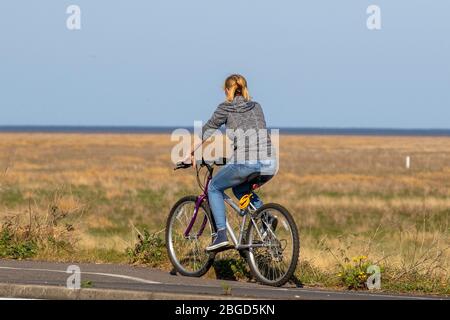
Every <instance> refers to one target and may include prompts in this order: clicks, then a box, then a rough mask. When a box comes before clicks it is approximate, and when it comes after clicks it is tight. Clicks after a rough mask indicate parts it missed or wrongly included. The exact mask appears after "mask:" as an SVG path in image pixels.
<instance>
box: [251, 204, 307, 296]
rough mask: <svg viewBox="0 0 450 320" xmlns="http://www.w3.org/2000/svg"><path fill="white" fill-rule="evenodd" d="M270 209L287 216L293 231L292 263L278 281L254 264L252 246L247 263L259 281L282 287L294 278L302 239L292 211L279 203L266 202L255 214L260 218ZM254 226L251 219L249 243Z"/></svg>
mask: <svg viewBox="0 0 450 320" xmlns="http://www.w3.org/2000/svg"><path fill="white" fill-rule="evenodd" d="M268 209H274V210H276V211H278V212H279V213H281V214H282V215H283V216H284V217H285V218H286V220H287V222H288V224H289V227H290V230H291V231H292V241H293V250H292V251H293V254H292V259H291V263H290V265H289V267H288V269H287V271H286V273H285V274H284V276H282V277H281V278H280V279H277V280H276V281H270V280H268V279H266V278H264V277H263V276H262V275H261V273H260V272H259V270H258V268H257V266H255V264H254V262H255V260H254V259H252V257H251V255H252V254H253V253H252V249H251V248H250V249H247V250H246V260H247V263H248V265H249V268H250V271H251V273H252V275H253V276H254V277H255V279H256V280H257V281H258V282H259V283H262V284H264V285H269V286H274V287H281V286H283V285H284V284H286V283H287V282H288V281H289V280H290V279H291V278H292V276H293V274H294V272H295V269H296V268H297V263H298V258H299V255H300V252H299V251H300V239H299V233H298V228H297V225H296V223H295V220H294V218H293V217H292V215H291V214H290V212H289V211H288V210H287V209H286V208H285V207H283V206H282V205H280V204H277V203H268V204H265V205H263V206H261V207H260V208H258V210H256V211H255V212H254V213H253V216H254V217H257V219H258V218H259V217H260V215H261V214H262V213H263V212H264V211H266V210H268ZM253 228H254V225H253V223H252V221H251V220H250V221H249V225H248V227H247V232H246V238H245V239H246V242H247V243H248V244H250V243H249V242H250V239H252V236H251V233H252V229H253Z"/></svg>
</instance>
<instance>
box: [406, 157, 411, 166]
mask: <svg viewBox="0 0 450 320" xmlns="http://www.w3.org/2000/svg"><path fill="white" fill-rule="evenodd" d="M410 167H411V158H410V156H407V157H406V169H409V168H410Z"/></svg>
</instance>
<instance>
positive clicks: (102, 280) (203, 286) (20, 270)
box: [0, 260, 441, 300]
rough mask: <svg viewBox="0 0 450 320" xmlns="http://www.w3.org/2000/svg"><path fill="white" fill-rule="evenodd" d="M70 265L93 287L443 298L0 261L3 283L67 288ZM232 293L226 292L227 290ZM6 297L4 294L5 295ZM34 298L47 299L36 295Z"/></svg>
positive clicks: (285, 296) (105, 267) (233, 293)
mask: <svg viewBox="0 0 450 320" xmlns="http://www.w3.org/2000/svg"><path fill="white" fill-rule="evenodd" d="M70 265H77V266H78V267H79V268H80V270H81V283H82V284H87V283H89V284H90V287H91V288H94V289H105V290H109V291H111V290H125V291H134V292H142V291H144V292H157V293H169V294H170V293H176V294H185V295H186V297H188V296H189V295H190V294H192V295H196V296H198V295H201V296H205V298H207V297H208V296H223V297H224V298H233V297H237V298H252V299H253V298H254V299H308V300H310V299H319V300H320V299H335V300H341V299H342V300H349V299H362V300H367V299H379V300H386V299H408V300H409V299H414V300H416V299H417V300H423V299H441V298H440V297H433V296H406V295H393V294H387V293H382V292H381V293H380V292H378V293H372V292H353V291H327V290H319V289H316V288H305V287H303V288H298V287H296V286H294V285H290V286H288V285H287V286H285V287H282V288H273V287H268V286H263V285H260V284H256V283H245V282H237V281H225V280H215V279H205V278H189V277H183V276H180V275H171V274H170V273H168V272H166V271H161V270H157V269H150V268H145V267H135V266H130V265H116V264H84V263H80V264H76V263H54V262H37V261H15V260H0V285H1V284H14V285H39V286H50V287H53V286H55V287H59V288H65V287H66V283H67V279H68V277H69V276H70V275H71V274H69V273H67V272H66V271H67V268H68V266H70ZM226 290H227V291H229V293H231V294H230V295H224V292H225V291H226ZM3 298H5V297H3ZM33 298H38V299H39V298H45V297H40V296H36V297H33Z"/></svg>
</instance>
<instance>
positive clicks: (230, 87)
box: [224, 74, 250, 101]
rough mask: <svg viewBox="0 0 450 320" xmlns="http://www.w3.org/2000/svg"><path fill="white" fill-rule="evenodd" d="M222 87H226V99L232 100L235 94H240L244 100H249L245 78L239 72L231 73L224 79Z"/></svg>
mask: <svg viewBox="0 0 450 320" xmlns="http://www.w3.org/2000/svg"><path fill="white" fill-rule="evenodd" d="M224 89H227V101H233V99H234V97H235V96H242V97H243V98H244V100H245V101H249V100H250V94H249V92H248V88H247V80H245V78H244V77H243V76H241V75H240V74H232V75H231V76H229V77H228V78H227V79H226V80H225V84H224Z"/></svg>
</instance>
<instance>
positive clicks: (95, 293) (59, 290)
mask: <svg viewBox="0 0 450 320" xmlns="http://www.w3.org/2000/svg"><path fill="white" fill-rule="evenodd" d="M0 297H4V298H22V299H47V300H235V299H239V300H242V299H250V298H248V297H236V296H226V295H202V294H191V293H174V292H149V291H132V290H115V289H95V288H81V289H67V288H65V287H58V286H44V285H29V284H26V285H25V284H5V283H0Z"/></svg>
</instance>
